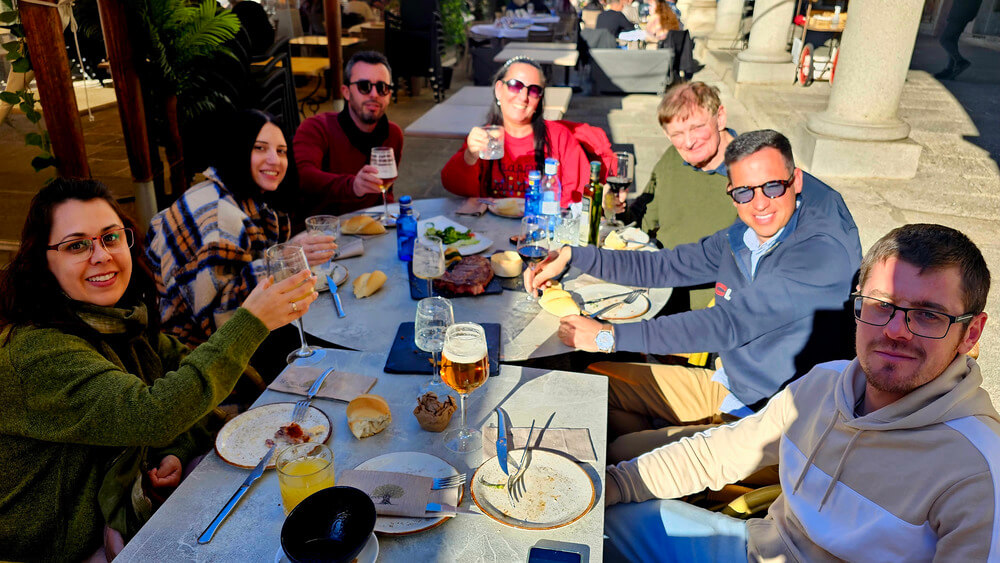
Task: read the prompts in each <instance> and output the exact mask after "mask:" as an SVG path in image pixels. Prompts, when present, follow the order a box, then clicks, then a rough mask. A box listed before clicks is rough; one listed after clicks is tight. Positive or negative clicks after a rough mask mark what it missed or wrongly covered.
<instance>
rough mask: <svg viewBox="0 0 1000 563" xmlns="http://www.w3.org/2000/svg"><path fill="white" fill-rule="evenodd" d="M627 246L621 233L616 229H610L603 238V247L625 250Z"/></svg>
mask: <svg viewBox="0 0 1000 563" xmlns="http://www.w3.org/2000/svg"><path fill="white" fill-rule="evenodd" d="M626 246H628V245H627V244H626V243H625V241H624V240H622V237H621V235H619V234H618V233H617V232H616V231H611V232H610V233H608V236H607V238H605V239H604V248H609V249H611V250H625V247H626Z"/></svg>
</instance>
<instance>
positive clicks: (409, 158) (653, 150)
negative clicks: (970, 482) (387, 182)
mask: <svg viewBox="0 0 1000 563" xmlns="http://www.w3.org/2000/svg"><path fill="white" fill-rule="evenodd" d="M962 50H963V53H964V54H965V56H967V57H968V58H969V59H970V60H972V61H973V66H972V67H971V68H970V69H969V70H968V71H966V73H965V74H964V75H963V76H962V77H961V79H960V80H957V81H947V82H940V81H937V80H935V79H934V78H933V77H932V76H931V75H932V74H933V72H936V71H937V70H939V69H940V68H942V67H943V66H944V63H945V56H944V54H943V52H942V51H941V49H940V47H939V46H938V45H937V42H936V41H935V40H933V39H930V38H924V37H920V38H918V40H917V43H916V48H915V51H914V56H913V60H912V64H911V69H910V71H909V74H908V75H907V83H906V87H905V90H904V93H903V99H902V102H901V107H900V116H901V117H902V118H903V119H904V120H906V121H907V122H908V123H910V124H911V125H912V126H913V131H912V133H911V138H912V139H913V140H914V141H916V142H918V143H920V144H921V145H923V147H924V149H923V154H922V155H921V159H920V167H919V170H918V173H917V176H916V178H914V179H912V180H876V179H841V178H823V179H824V180H825V181H827V182H828V183H829V184H830V185H832V186H833V187H835V188H836V189H838V190H839V191H840V192H841V193H842V194H843V196H844V199H845V201H846V202H847V204H848V206H849V207H850V209H851V212H852V213H853V215H854V217H855V220H856V221H857V223H858V225H859V227H860V231H861V242H862V245H863V246H864V247H865V248H867V247H868V246H869V245H871V244H872V242H874V241H875V240H876V239H877V238H878V237H880V236H881V235H883V234H884V233H885V232H887V231H888V230H890V229H892V228H893V227H896V226H898V225H902V224H905V223H910V222H936V223H942V224H945V225H949V226H953V227H955V228H958V229H960V230H962V231H963V232H965V233H966V234H968V235H969V236H970V237H971V238H972V239H973V240H974V241H975V242H976V243H977V244H978V245H979V246H980V248H982V249H983V252H984V254H985V256H986V259H987V262H988V264H989V265H990V268H991V271H992V272H993V273H994V282H995V285H997V286H1000V283H996V281H997V279H998V276H1000V240H998V235H1000V172H998V168H997V162H998V161H1000V128H998V127H997V125H998V124H1000V119H998V117H1000V97H998V96H997V95H996V92H997V91H998V90H997V88H998V85H1000V63H998V60H1000V57H998V55H997V51H996V50H993V49H991V48H989V47H984V46H977V45H972V44H967V43H963V45H962ZM719 59H721V61H722V63H723V64H718V62H713V64H710V65H708V66H707V67H706V68H705V69H704V70H703V71H702V72H701V73H700V74H699V76H698V77H697V78H699V79H702V80H705V81H708V82H712V83H714V84H717V85H718V86H719V87H720V88H721V90H722V94H723V102H724V103H725V105H726V107H727V109H728V110H729V116H730V125H731V126H732V127H734V128H735V129H736V130H737V131H748V130H752V129H757V128H764V127H772V128H775V129H778V130H779V131H783V132H786V133H790V132H792V131H794V130H796V129H797V128H798V127H800V126H801V124H802V123H804V122H805V116H806V115H807V114H808V113H809V112H813V111H821V110H823V109H824V108H825V107H826V99H827V97H828V95H829V84H828V83H826V82H816V83H814V84H813V85H812V86H811V87H810V88H799V87H795V86H791V85H777V86H754V87H743V88H741V90H740V96H739V98H736V97H734V95H733V92H734V88H733V86H732V84H731V83H730V82H729V81H731V72H729V71H728V69H729V68H730V67H728V66H727V65H725V64H724V63H725V56H724V55H723V56H721V57H719ZM456 75H458V76H456V82H455V83H454V84H453V88H452V91H455V90H457V88H459V87H460V86H463V85H465V84H467V82H466V81H464V79H463V78H462V76H463V75H464V72H462V70H461V69H459V70H458V71H457V72H456ZM789 83H791V77H789ZM658 101H659V98H658V97H657V96H651V95H630V96H581V95H576V96H574V99H573V101H572V104H571V106H570V110H569V112H568V113H567V114H566V119H571V120H574V121H582V122H588V123H591V124H594V125H601V126H604V127H606V129H607V130H608V131H609V133H610V136H611V139H612V142H614V143H618V144H625V145H628V144H630V145H632V147H633V148H634V150H635V153H636V156H637V174H636V178H637V179H638V181H639V185H640V186H641V184H642V183H643V181H644V178H646V177H648V174H649V171H650V169H651V168H652V165H653V163H654V162H655V161H656V159H657V158H658V156H659V155H660V154H661V153H662V152H663V150H664V149H665V148H666V144H667V141H666V138H665V137H664V136H663V134H662V132H661V131H660V129H659V127H658V125H657V123H656V120H655V118H654V117H653V116H654V115H655V107H656V104H657V102H658ZM432 106H433V99H432V97H431V95H430V92H429V91H427V90H425V91H424V92H423V93H422V94H421V95H420V96H417V97H405V96H404V97H401V98H400V101H399V103H398V104H396V105H394V106H392V107H391V109H390V117H391V118H392V120H393V121H395V122H397V123H399V124H400V125H401V126H403V127H405V126H406V125H408V124H409V123H411V122H412V121H413V120H415V119H416V118H417V117H419V116H420V115H422V114H423V113H424V112H425V111H426V110H427V109H429V108H430V107H432ZM328 107H329V106H327V107H324V108H323V110H326V109H328ZM94 115H95V121H94V122H89V121H87V120H86V118H84V130H85V134H86V140H87V150H88V154H89V155H90V159H91V166H92V169H93V172H94V175H95V177H98V178H100V179H102V180H104V181H105V182H107V183H108V184H110V185H111V186H112V188H113V189H114V191H115V193H117V194H121V195H126V194H128V193H129V191H130V179H129V174H128V166H127V162H126V160H125V151H124V146H123V145H122V141H121V131H120V124H119V121H118V115H117V112H116V111H115V110H114V109H113V108H112V109H104V110H100V111H97V112H95V114H94ZM11 121H12V124H13V128H12V127H10V126H7V125H4V126H0V154H2V155H3V157H2V158H0V202H2V203H0V263H2V262H3V261H4V256H3V241H4V240H6V241H12V240H13V241H16V239H17V238H18V231H19V229H20V225H21V224H22V222H23V217H24V209H25V206H26V204H27V201H28V200H29V199H30V197H31V194H33V193H34V192H35V191H36V190H37V187H38V186H39V185H41V182H42V181H43V180H44V179H45V177H47V176H43V175H36V174H34V173H33V172H32V171H31V169H30V166H28V164H27V163H28V161H30V157H31V156H32V155H33V154H34V153H33V149H26V148H24V147H23V132H24V130H26V128H27V126H28V124H27V122H26V121H25V120H24V119H23V116H19V115H15V116H13V117H12V120H11ZM460 146H461V141H460V140H440V139H418V138H410V137H407V139H406V142H405V148H404V154H403V158H402V162H401V164H400V176H399V180H398V181H397V184H396V186H397V188H396V189H397V192H398V194H400V195H401V194H404V193H408V194H411V195H413V196H415V197H435V196H440V195H444V190H443V189H442V188H441V183H440V170H441V167H442V166H443V164H444V162H445V161H446V160H447V159H448V158H449V157H450V156H451V155H452V154H453V153H454V152H455V151H456V150H457V149H458V148H459V147H460ZM998 295H1000V287H996V288H995V289H994V292H993V297H992V299H991V300H990V303H989V304H988V306H987V311H988V312H989V314H990V317H991V318H992V320H991V321H990V322H989V323H988V324H987V329H986V332H985V334H984V336H983V340H982V344H983V346H982V354H981V356H980V364H981V365H982V366H983V368H984V373H985V376H986V379H987V382H986V387H987V389H988V390H989V391H990V392H991V394H992V395H993V396H995V397H998V398H1000V365H998V358H1000V352H998V351H997V350H998V346H1000V305H998V303H1000V297H997V296H998Z"/></svg>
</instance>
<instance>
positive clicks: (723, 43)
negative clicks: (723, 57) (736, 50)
mask: <svg viewBox="0 0 1000 563" xmlns="http://www.w3.org/2000/svg"><path fill="white" fill-rule="evenodd" d="M743 2H744V0H719V4H718V6H717V7H716V10H715V28H714V29H712V33H710V34H708V42H707V44H708V48H709V49H731V48H733V43H734V42H735V41H736V39H737V38H738V37H739V34H740V20H741V19H742V17H743Z"/></svg>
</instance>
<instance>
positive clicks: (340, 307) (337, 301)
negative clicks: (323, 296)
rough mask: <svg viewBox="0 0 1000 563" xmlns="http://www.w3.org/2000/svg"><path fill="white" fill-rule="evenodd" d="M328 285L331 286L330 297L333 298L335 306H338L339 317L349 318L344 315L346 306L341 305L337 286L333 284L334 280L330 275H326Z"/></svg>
mask: <svg viewBox="0 0 1000 563" xmlns="http://www.w3.org/2000/svg"><path fill="white" fill-rule="evenodd" d="M326 283H327V285H329V286H330V295H332V296H333V304H334V305H336V306H337V317H339V318H341V319H342V318H344V317H346V316H347V314H346V313H344V306H343V305H341V304H340V295H339V294H337V284H335V283H333V278H332V277H330V274H327V275H326Z"/></svg>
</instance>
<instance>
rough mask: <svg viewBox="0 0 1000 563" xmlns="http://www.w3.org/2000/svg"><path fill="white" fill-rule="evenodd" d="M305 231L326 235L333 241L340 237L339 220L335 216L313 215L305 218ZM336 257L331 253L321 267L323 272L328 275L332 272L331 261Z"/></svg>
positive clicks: (334, 252)
mask: <svg viewBox="0 0 1000 563" xmlns="http://www.w3.org/2000/svg"><path fill="white" fill-rule="evenodd" d="M306 231H308V232H309V233H310V234H314V235H327V236H331V237H333V238H334V239H337V238H338V237H340V219H339V218H338V217H336V216H335V215H313V216H312V217H306ZM336 256H337V251H336V250H334V251H333V256H330V260H329V261H328V262H327V263H326V265H324V266H323V272H324V273H325V274H330V273H332V272H333V259H334V258H335V257H336Z"/></svg>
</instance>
